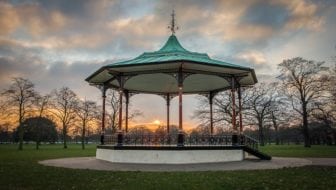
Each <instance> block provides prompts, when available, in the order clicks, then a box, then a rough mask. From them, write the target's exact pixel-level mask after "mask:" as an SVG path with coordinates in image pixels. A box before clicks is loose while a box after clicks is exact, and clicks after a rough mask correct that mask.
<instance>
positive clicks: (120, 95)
mask: <svg viewBox="0 0 336 190" xmlns="http://www.w3.org/2000/svg"><path fill="white" fill-rule="evenodd" d="M123 80H124V79H123V77H122V76H119V85H120V89H119V130H118V136H117V145H118V146H122V145H123V132H122V99H123V86H124V81H123Z"/></svg>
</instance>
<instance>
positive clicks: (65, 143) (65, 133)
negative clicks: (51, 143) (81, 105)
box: [63, 123, 68, 149]
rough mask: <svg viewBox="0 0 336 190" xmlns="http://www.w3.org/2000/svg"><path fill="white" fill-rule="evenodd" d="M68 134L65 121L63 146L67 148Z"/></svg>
mask: <svg viewBox="0 0 336 190" xmlns="http://www.w3.org/2000/svg"><path fill="white" fill-rule="evenodd" d="M66 136H67V130H66V125H65V123H63V148H64V149H67V148H68V146H67V140H66Z"/></svg>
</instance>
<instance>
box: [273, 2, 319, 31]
mask: <svg viewBox="0 0 336 190" xmlns="http://www.w3.org/2000/svg"><path fill="white" fill-rule="evenodd" d="M275 3H279V4H282V5H284V6H286V8H287V9H288V11H289V12H290V17H289V20H288V22H287V23H286V28H288V29H308V30H315V31H318V30H320V29H321V26H322V25H323V24H324V18H323V17H322V16H320V15H319V11H322V10H320V8H319V7H318V5H317V4H314V3H313V2H309V1H305V0H293V1H286V0H282V1H276V2H275Z"/></svg>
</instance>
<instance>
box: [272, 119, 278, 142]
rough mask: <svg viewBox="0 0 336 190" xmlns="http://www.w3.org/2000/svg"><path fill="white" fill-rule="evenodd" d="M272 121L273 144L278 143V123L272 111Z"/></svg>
mask: <svg viewBox="0 0 336 190" xmlns="http://www.w3.org/2000/svg"><path fill="white" fill-rule="evenodd" d="M272 122H273V127H274V132H275V144H276V145H279V133H278V123H277V121H276V118H275V116H274V115H273V113H272Z"/></svg>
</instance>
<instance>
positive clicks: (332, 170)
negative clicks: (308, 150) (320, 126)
mask: <svg viewBox="0 0 336 190" xmlns="http://www.w3.org/2000/svg"><path fill="white" fill-rule="evenodd" d="M273 147H274V148H276V147H275V146H270V147H265V148H263V149H265V151H266V152H267V153H271V155H273V156H275V154H276V153H279V152H280V153H279V154H284V153H286V151H279V152H277V151H275V150H273ZM280 147H282V146H280ZM283 147H285V146H283ZM286 148H287V149H288V148H289V147H286ZM284 149H285V148H284ZM289 149H290V150H287V151H289V152H292V151H294V152H296V151H295V148H293V149H292V146H291V148H289ZM303 150H305V149H303ZM319 152H323V151H314V155H318V153H319ZM273 153H274V154H273ZM293 154H294V153H293ZM334 154H335V151H334ZM94 155H95V145H90V146H88V148H87V149H86V150H84V151H83V150H81V149H80V145H71V144H70V145H69V148H68V149H67V150H63V149H62V147H61V146H60V145H42V146H41V149H40V150H38V151H37V150H35V149H34V145H25V146H24V150H23V151H18V150H17V146H16V145H0V189H1V190H4V189H105V190H106V189H137V190H138V189H139V190H140V189H146V190H147V189H169V190H172V189H197V190H199V189H207V190H210V189H335V187H336V167H311V166H310V167H301V168H285V169H280V170H258V171H223V172H108V171H93V170H75V169H65V168H56V167H47V166H42V165H39V164H38V163H37V161H38V160H44V159H51V158H60V157H74V156H94ZM298 155H303V153H299V154H298ZM323 155H324V154H323ZM281 156H283V155H281ZM309 156H310V155H309Z"/></svg>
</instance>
